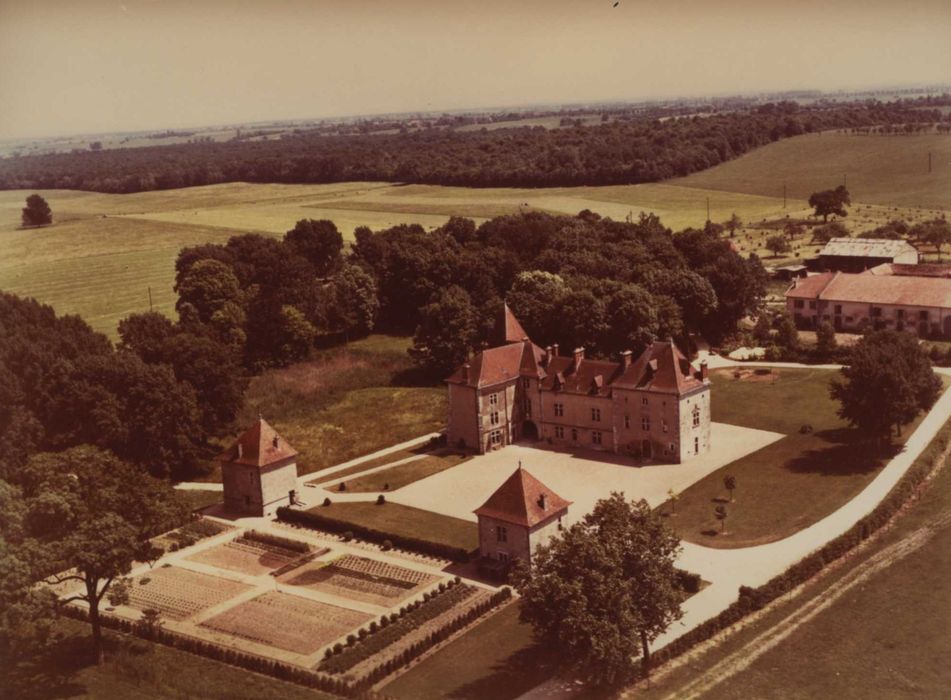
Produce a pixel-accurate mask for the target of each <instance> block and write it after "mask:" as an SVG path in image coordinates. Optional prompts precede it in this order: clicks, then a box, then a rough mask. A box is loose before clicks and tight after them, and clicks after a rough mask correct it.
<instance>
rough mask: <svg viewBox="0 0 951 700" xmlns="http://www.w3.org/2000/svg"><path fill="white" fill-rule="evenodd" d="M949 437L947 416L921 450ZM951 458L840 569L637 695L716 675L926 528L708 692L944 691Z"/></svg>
mask: <svg viewBox="0 0 951 700" xmlns="http://www.w3.org/2000/svg"><path fill="white" fill-rule="evenodd" d="M949 438H951V423H949V424H946V425H945V427H944V428H943V429H942V434H941V435H940V436H939V438H938V440H936V441H934V442H933V443H932V445H931V446H930V447H929V448H928V450H926V452H925V453H924V454H923V455H922V457H919V459H926V460H928V461H929V462H930V461H932V460H933V458H934V455H935V454H937V453H939V452H940V451H941V449H942V447H943V444H945V443H946V442H947V440H948V439H949ZM949 519H951V465H949V466H945V468H944V469H943V470H942V471H941V472H939V474H938V475H937V476H936V477H935V479H934V480H933V481H932V482H931V483H930V485H929V486H928V487H927V490H926V491H925V492H924V494H923V496H922V497H921V498H920V499H918V500H913V501H912V502H911V507H910V508H909V509H908V510H906V511H904V512H902V513H901V514H900V515H898V516H897V518H896V520H895V521H894V523H893V524H892V525H891V526H889V528H888V529H887V530H886V531H880V532H879V534H878V535H877V536H876V539H875V540H873V541H872V542H870V544H869V546H867V547H865V548H863V549H862V550H860V551H857V552H856V553H855V554H853V555H850V559H849V560H848V561H847V562H845V563H844V565H843V566H841V567H840V568H838V569H833V570H830V571H828V572H827V573H826V575H824V576H822V577H821V578H820V579H818V580H814V581H812V582H810V583H809V584H807V585H806V587H805V589H804V591H803V593H802V595H800V596H798V597H797V598H794V599H792V600H791V601H786V602H782V603H780V604H778V605H777V606H775V607H774V608H773V609H772V610H771V611H769V612H768V613H767V614H766V615H765V616H764V617H762V618H761V619H759V620H757V621H756V622H754V623H752V624H750V625H747V626H745V627H744V628H743V629H741V630H738V631H737V632H736V633H735V634H733V635H732V636H730V637H729V638H727V639H725V640H723V641H722V642H721V643H719V644H717V645H716V646H714V647H712V648H710V649H708V650H707V651H705V652H704V653H703V654H702V655H696V656H695V657H694V658H692V659H691V661H690V663H689V664H685V665H683V666H681V667H679V668H677V669H676V670H674V671H673V672H671V673H669V674H667V675H665V676H664V677H663V678H662V679H660V680H657V681H655V682H654V684H653V688H652V689H651V690H647V689H645V688H640V689H638V690H637V691H636V693H631V694H629V696H631V697H637V698H645V700H661V699H662V698H669V697H677V696H678V695H679V694H680V691H681V689H682V688H683V687H684V686H685V684H688V683H690V682H692V681H694V680H696V679H697V678H698V677H700V676H701V674H706V673H713V674H718V673H720V672H722V670H723V663H724V660H725V659H726V658H727V657H728V656H729V655H731V654H737V655H740V656H742V654H743V651H744V650H745V649H747V648H755V647H756V646H757V641H756V639H757V635H760V634H762V633H763V632H765V631H767V630H770V629H773V628H774V627H775V625H776V624H777V623H779V622H780V621H781V620H783V619H784V618H785V617H787V616H788V615H790V614H791V613H793V612H794V611H796V610H797V609H798V608H800V607H801V606H802V605H804V604H805V603H807V602H810V601H813V600H815V599H818V598H820V597H821V596H822V595H823V594H824V593H825V592H826V591H827V590H828V589H829V587H830V586H831V585H833V584H834V583H836V582H837V581H839V580H840V579H841V578H842V577H843V576H845V575H847V574H849V573H850V572H851V571H852V570H853V569H854V568H855V567H857V566H859V565H860V564H862V562H864V561H866V560H868V559H869V558H871V557H873V556H875V555H876V554H878V553H880V552H881V551H882V550H883V549H884V548H885V547H888V546H890V545H893V544H894V543H896V542H899V541H901V540H903V539H904V538H906V537H908V536H909V535H910V534H911V533H915V532H917V531H919V530H920V529H921V528H926V527H928V528H934V529H935V535H934V537H933V538H932V539H931V540H929V541H928V542H927V543H926V544H924V545H923V546H922V547H921V548H919V549H918V550H917V551H914V552H913V553H911V554H909V555H908V556H906V557H905V558H902V559H899V560H898V561H896V562H894V563H893V564H892V565H891V566H890V567H888V568H886V569H884V570H882V571H879V572H878V573H876V574H873V575H872V576H871V577H870V578H868V579H867V580H865V581H864V582H863V583H861V584H859V585H858V586H855V587H854V588H852V590H850V591H849V592H847V593H845V594H844V595H842V596H841V597H840V598H838V599H837V600H836V601H834V602H833V603H832V604H831V605H830V606H829V607H827V608H826V609H825V610H823V611H821V612H819V614H818V615H816V616H815V617H813V618H812V619H811V620H809V621H808V622H806V623H804V624H803V625H801V626H800V627H798V629H796V630H795V631H794V632H793V633H792V634H791V635H790V636H789V637H787V638H786V639H785V640H783V641H782V642H780V643H779V644H778V645H777V646H775V647H774V648H772V649H770V650H769V651H768V652H766V653H765V654H763V655H762V656H761V657H760V658H758V659H756V660H755V661H753V662H752V664H751V665H750V666H749V667H748V668H746V669H745V670H742V671H740V672H739V673H737V674H736V675H734V676H731V677H729V678H727V679H725V680H724V681H723V682H721V683H720V684H719V685H717V686H715V687H713V688H712V689H711V690H710V691H708V692H706V693H705V694H704V695H703V696H702V697H703V698H704V700H733V699H736V700H739V699H741V698H742V699H744V700H745V698H760V697H769V698H778V699H785V698H844V699H853V698H854V699H855V700H860V699H861V700H865V699H866V698H888V699H889V700H891V699H892V698H938V697H946V696H947V694H948V688H949V687H951V668H949V666H948V665H947V663H945V659H947V658H948V655H949V654H951V635H949V634H948V617H947V611H948V610H951V525H949V523H948V521H949Z"/></svg>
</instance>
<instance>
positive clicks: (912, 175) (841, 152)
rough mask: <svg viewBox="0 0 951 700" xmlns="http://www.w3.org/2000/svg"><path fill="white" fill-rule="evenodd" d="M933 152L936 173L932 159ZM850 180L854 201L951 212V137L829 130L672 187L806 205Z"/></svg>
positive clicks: (752, 154)
mask: <svg viewBox="0 0 951 700" xmlns="http://www.w3.org/2000/svg"><path fill="white" fill-rule="evenodd" d="M929 153H931V160H932V166H931V172H930V173H929V172H928V154H929ZM843 181H844V182H845V184H846V186H847V187H848V188H849V192H851V194H852V201H853V202H863V203H867V204H885V205H890V206H912V207H923V208H927V209H945V210H947V209H951V136H944V135H940V134H921V135H918V136H864V135H852V134H838V133H834V132H825V133H823V134H821V135H818V134H808V135H803V136H797V137H795V138H791V139H783V140H782V141H777V142H776V143H773V144H770V145H769V146H766V147H765V148H758V149H756V150H753V151H750V152H749V153H747V154H746V155H743V156H741V157H739V158H737V159H736V160H732V161H729V162H727V163H723V164H722V165H718V166H716V167H714V168H710V169H709V170H704V171H702V172H698V173H694V174H693V175H689V176H687V177H685V178H681V179H679V180H673V181H672V184H676V185H682V186H686V187H698V188H702V189H711V190H724V191H728V192H745V193H747V194H757V195H763V196H768V197H782V196H783V183H786V191H787V194H788V196H789V197H791V198H796V199H798V200H805V199H807V198H808V197H809V194H810V193H812V192H815V191H816V190H824V189H829V188H832V187H836V186H838V185H841V184H843Z"/></svg>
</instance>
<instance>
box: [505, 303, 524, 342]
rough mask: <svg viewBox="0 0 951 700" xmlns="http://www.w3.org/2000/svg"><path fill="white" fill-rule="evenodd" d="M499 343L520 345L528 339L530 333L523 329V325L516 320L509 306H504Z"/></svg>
mask: <svg viewBox="0 0 951 700" xmlns="http://www.w3.org/2000/svg"><path fill="white" fill-rule="evenodd" d="M499 321H500V322H499V328H498V331H499V333H498V334H499V336H500V338H499V342H501V343H520V342H522V340H524V339H525V338H527V337H528V333H526V332H525V329H524V328H522V324H521V323H519V320H518V319H517V318H515V314H513V313H512V310H511V309H510V308H509V305H508V304H505V303H503V304H502V317H501V319H499Z"/></svg>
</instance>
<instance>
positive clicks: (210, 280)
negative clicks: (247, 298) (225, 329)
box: [175, 258, 242, 323]
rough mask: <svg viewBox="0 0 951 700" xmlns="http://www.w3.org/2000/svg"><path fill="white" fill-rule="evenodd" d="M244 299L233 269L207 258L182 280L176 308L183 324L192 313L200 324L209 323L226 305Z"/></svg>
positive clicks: (189, 270)
mask: <svg viewBox="0 0 951 700" xmlns="http://www.w3.org/2000/svg"><path fill="white" fill-rule="evenodd" d="M241 296H242V293H241V288H240V287H239V285H238V278H237V277H236V276H235V273H234V270H232V268H231V266H230V265H228V264H227V263H223V262H221V261H220V260H213V259H210V258H207V259H204V260H199V261H198V262H196V263H194V264H193V265H191V267H189V269H188V271H187V272H186V273H185V274H184V275H183V276H182V279H181V281H180V282H179V283H178V302H177V303H176V304H175V308H176V309H177V310H178V312H179V314H180V315H182V317H183V320H186V315H187V313H188V312H190V311H191V310H192V309H193V310H194V313H196V314H197V319H198V320H199V321H201V322H202V323H208V321H210V320H211V317H212V315H213V314H214V313H215V312H216V311H218V310H219V309H221V308H222V307H223V306H224V305H225V304H227V303H229V302H231V303H240V300H241Z"/></svg>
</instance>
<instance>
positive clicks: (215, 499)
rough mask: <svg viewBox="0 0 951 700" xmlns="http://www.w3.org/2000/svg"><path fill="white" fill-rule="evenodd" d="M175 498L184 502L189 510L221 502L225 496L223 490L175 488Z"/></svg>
mask: <svg viewBox="0 0 951 700" xmlns="http://www.w3.org/2000/svg"><path fill="white" fill-rule="evenodd" d="M175 498H176V499H177V500H179V501H181V502H182V503H184V504H185V506H186V507H187V508H188V510H199V509H201V508H206V507H208V506H213V505H215V504H217V503H221V502H222V500H223V498H224V496H223V495H222V493H221V491H203V490H197V489H194V490H193V489H175Z"/></svg>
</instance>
